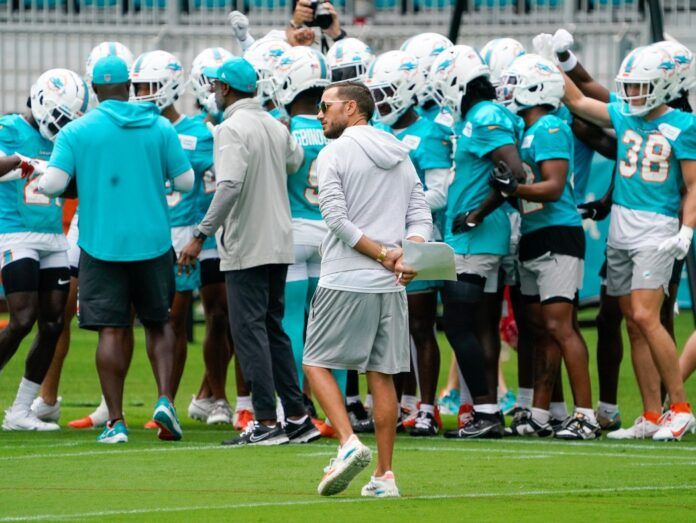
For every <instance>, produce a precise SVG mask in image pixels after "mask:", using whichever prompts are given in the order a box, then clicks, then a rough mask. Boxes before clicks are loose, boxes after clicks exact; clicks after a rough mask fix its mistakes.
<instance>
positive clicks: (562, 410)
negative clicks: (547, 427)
mask: <svg viewBox="0 0 696 523" xmlns="http://www.w3.org/2000/svg"><path fill="white" fill-rule="evenodd" d="M549 407H550V408H549V412H551V417H552V418H553V419H559V420H563V419H566V418H567V417H568V409H567V408H566V404H565V403H564V402H562V401H552V402H551V405H550V406H549Z"/></svg>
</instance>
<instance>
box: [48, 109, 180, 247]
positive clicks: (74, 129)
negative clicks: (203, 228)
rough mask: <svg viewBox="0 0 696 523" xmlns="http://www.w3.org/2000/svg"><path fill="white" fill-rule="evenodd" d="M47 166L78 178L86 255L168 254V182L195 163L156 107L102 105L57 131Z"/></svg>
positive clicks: (79, 243)
mask: <svg viewBox="0 0 696 523" xmlns="http://www.w3.org/2000/svg"><path fill="white" fill-rule="evenodd" d="M49 165H50V166H53V167H57V168H58V169H61V170H63V171H65V172H66V173H68V174H69V175H70V176H75V177H77V191H78V195H79V198H80V238H79V240H78V245H79V246H80V247H81V248H82V249H83V250H85V251H86V252H87V253H88V254H90V255H91V256H93V257H95V258H98V259H100V260H106V261H138V260H148V259H152V258H155V257H157V256H160V255H162V254H164V253H165V252H167V251H168V250H169V249H171V236H170V232H169V212H168V207H167V200H166V196H165V183H166V182H167V180H172V179H174V178H176V177H177V176H179V175H181V174H184V173H185V172H187V171H188V170H189V169H191V164H190V162H189V160H188V158H187V156H186V154H185V153H184V151H183V149H182V148H181V144H180V143H179V137H178V135H177V133H176V131H175V130H174V127H173V126H172V124H171V123H170V122H169V120H167V119H166V118H163V117H162V116H160V114H159V111H158V110H157V107H155V105H154V104H152V103H137V104H136V103H129V102H121V101H117V100H106V101H104V102H102V103H101V104H100V105H99V107H97V108H96V109H94V110H93V111H90V112H89V113H87V114H86V115H85V116H83V117H82V118H80V119H78V120H75V121H73V122H71V123H70V124H68V125H66V126H65V127H64V128H63V129H62V130H61V132H60V133H58V138H57V139H56V142H55V145H54V148H53V154H52V155H51V159H50V161H49Z"/></svg>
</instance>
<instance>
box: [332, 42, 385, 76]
mask: <svg viewBox="0 0 696 523" xmlns="http://www.w3.org/2000/svg"><path fill="white" fill-rule="evenodd" d="M374 59H375V54H374V53H373V52H372V49H370V46H369V45H367V44H366V43H364V42H361V41H360V40H358V39H357V38H344V39H343V40H339V41H338V42H336V43H335V44H333V45H332V46H331V47H330V48H329V50H328V52H327V53H326V63H327V64H328V66H329V69H330V70H331V81H332V82H340V81H342V80H363V79H364V78H365V75H366V74H367V70H368V68H369V67H370V65H371V64H372V62H373V61H374Z"/></svg>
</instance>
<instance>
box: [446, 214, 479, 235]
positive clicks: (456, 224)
mask: <svg viewBox="0 0 696 523" xmlns="http://www.w3.org/2000/svg"><path fill="white" fill-rule="evenodd" d="M470 214H471V211H467V212H463V213H461V214H458V215H457V216H455V217H454V220H453V221H452V232H453V233H455V234H457V233H460V232H470V231H473V230H474V229H475V228H476V227H478V225H479V224H478V223H471V222H468V221H467V220H468V219H469V215H470Z"/></svg>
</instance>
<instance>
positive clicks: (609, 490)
mask: <svg viewBox="0 0 696 523" xmlns="http://www.w3.org/2000/svg"><path fill="white" fill-rule="evenodd" d="M694 487H696V484H686V485H661V486H655V485H644V486H632V487H604V488H586V489H559V490H552V489H547V490H519V491H511V492H504V491H503V492H500V491H496V492H467V493H463V494H442V495H432V496H411V497H409V496H404V497H403V498H401V500H403V501H433V500H449V499H476V498H491V497H496V498H500V497H503V498H520V497H533V496H557V495H592V494H619V493H625V492H664V491H671V490H682V491H688V490H689V489H692V488H694ZM380 501H381V502H385V501H386V502H387V503H398V502H399V500H397V499H392V500H376V499H372V498H335V499H326V498H320V497H317V498H315V499H308V500H297V501H276V502H273V501H267V502H264V501H260V502H252V503H230V504H223V505H209V504H208V505H191V506H182V507H153V508H138V509H130V510H103V511H95V512H76V513H72V514H39V515H35V516H5V517H0V522H9V521H60V520H71V519H87V518H104V517H110V516H129V515H140V514H167V513H176V512H188V511H203V510H205V511H210V510H234V509H245V508H265V507H295V506H313V505H329V504H348V503H378V502H380Z"/></svg>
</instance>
